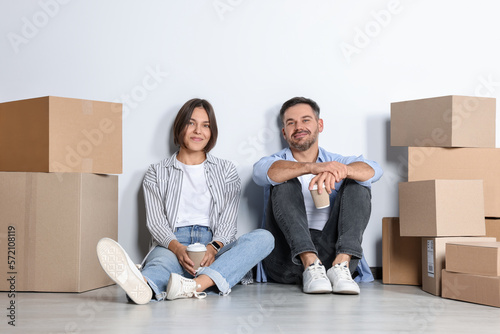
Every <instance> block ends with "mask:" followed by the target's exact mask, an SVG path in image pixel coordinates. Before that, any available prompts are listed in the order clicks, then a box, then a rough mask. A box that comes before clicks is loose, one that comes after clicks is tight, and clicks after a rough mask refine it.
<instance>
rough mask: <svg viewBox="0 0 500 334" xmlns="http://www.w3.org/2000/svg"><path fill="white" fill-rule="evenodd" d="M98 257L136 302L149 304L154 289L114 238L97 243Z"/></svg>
mask: <svg viewBox="0 0 500 334" xmlns="http://www.w3.org/2000/svg"><path fill="white" fill-rule="evenodd" d="M97 257H98V258H99V262H100V263H101V266H102V269H104V271H105V272H106V274H108V276H109V277H110V278H111V279H112V280H113V281H115V282H116V283H117V284H118V285H119V286H120V287H121V288H122V289H123V290H125V292H126V293H127V295H128V296H129V297H130V299H132V301H133V302H134V303H136V304H147V303H148V302H149V301H150V300H151V297H152V296H153V291H152V290H151V288H150V287H149V285H148V284H147V283H146V281H144V277H143V276H142V274H141V272H140V271H139V269H137V267H136V265H135V264H134V263H133V262H132V260H131V259H130V258H129V256H128V255H127V253H126V252H125V250H124V249H123V248H122V247H121V246H120V245H119V244H118V243H117V242H116V241H114V240H112V239H109V238H102V239H101V240H99V242H98V243H97Z"/></svg>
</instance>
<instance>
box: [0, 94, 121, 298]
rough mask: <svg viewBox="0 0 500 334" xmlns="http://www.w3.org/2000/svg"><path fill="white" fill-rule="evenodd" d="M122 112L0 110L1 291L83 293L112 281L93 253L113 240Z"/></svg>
mask: <svg viewBox="0 0 500 334" xmlns="http://www.w3.org/2000/svg"><path fill="white" fill-rule="evenodd" d="M121 117H122V105H121V104H118V103H107V102H98V101H88V100H80V99H69V98H60V97H53V96H48V97H42V98H35V99H28V100H20V101H13V102H5V103H0V247H1V250H0V254H3V255H2V257H3V259H4V261H3V263H2V264H1V266H0V267H1V268H2V269H1V270H2V277H3V274H6V275H7V278H9V279H8V280H2V281H0V291H12V290H15V291H50V292H82V291H87V290H91V289H95V288H99V287H102V286H106V285H110V284H113V282H112V281H111V280H110V279H109V278H108V277H107V276H106V274H105V273H104V272H103V271H102V269H101V267H100V265H99V262H98V260H97V256H96V251H95V247H96V244H97V242H98V240H99V239H100V238H102V237H110V238H113V239H115V240H116V239H117V236H118V176H117V175H108V174H120V173H121V172H122V123H121Z"/></svg>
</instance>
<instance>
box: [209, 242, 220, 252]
mask: <svg viewBox="0 0 500 334" xmlns="http://www.w3.org/2000/svg"><path fill="white" fill-rule="evenodd" d="M209 245H212V247H213V248H215V250H216V251H217V253H218V252H219V251H220V245H219V244H218V243H217V242H215V241H212V242H211V243H209Z"/></svg>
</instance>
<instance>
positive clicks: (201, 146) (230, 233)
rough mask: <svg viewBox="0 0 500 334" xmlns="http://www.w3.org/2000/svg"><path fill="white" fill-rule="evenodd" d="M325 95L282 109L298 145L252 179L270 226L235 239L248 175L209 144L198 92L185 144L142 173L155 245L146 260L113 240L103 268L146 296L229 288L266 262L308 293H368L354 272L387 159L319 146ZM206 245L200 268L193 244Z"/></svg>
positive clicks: (281, 279) (132, 293)
mask: <svg viewBox="0 0 500 334" xmlns="http://www.w3.org/2000/svg"><path fill="white" fill-rule="evenodd" d="M319 112H320V111H319V107H318V105H317V104H316V102H314V101H312V100H310V99H307V98H303V97H296V98H292V99H290V100H289V101H287V102H285V103H284V104H283V106H282V108H281V110H280V117H281V121H282V124H283V128H282V132H283V136H284V138H285V139H286V141H287V142H288V144H289V147H288V148H286V149H284V150H282V151H280V152H278V153H276V154H273V155H271V156H268V157H264V158H262V159H261V160H259V161H258V162H257V163H255V165H254V170H253V179H254V181H255V182H256V183H257V184H258V185H261V186H263V187H265V194H266V196H267V197H268V198H269V200H268V202H267V208H266V217H265V221H266V223H265V225H266V226H265V229H257V230H254V231H252V232H249V233H247V234H244V235H242V236H240V237H239V238H236V221H237V217H238V205H239V198H240V192H241V181H240V178H239V176H238V173H237V171H236V168H235V166H234V165H233V164H232V163H231V162H230V161H228V160H223V159H219V158H217V157H215V156H213V155H211V154H210V153H209V152H210V150H211V149H212V148H213V147H214V146H215V143H216V141H217V134H218V130H217V122H216V119H215V114H214V111H213V108H212V106H211V105H210V103H209V102H208V101H206V100H202V99H192V100H190V101H188V102H186V103H185V104H184V105H183V106H182V108H181V109H180V110H179V112H178V114H177V116H176V119H175V121H174V126H173V132H174V143H175V144H176V145H177V146H178V147H179V150H178V151H177V152H176V153H175V154H174V155H172V156H171V157H170V158H168V159H165V160H163V161H161V162H160V163H158V164H153V165H151V166H150V167H149V169H148V171H147V173H146V175H145V177H144V181H143V188H144V197H145V203H146V216H147V227H148V229H149V231H150V233H151V235H152V240H153V244H152V246H151V249H150V251H149V253H148V254H147V256H146V258H145V259H144V262H143V266H142V267H141V269H138V268H137V267H136V265H135V264H134V263H133V262H132V261H131V259H130V258H129V256H128V255H127V253H126V252H125V251H124V250H123V248H122V247H121V246H120V245H119V244H118V243H116V242H115V241H114V240H111V239H109V238H103V239H101V240H100V241H99V243H98V245H97V254H98V258H99V261H100V263H101V265H102V267H103V269H104V271H105V272H106V273H107V274H108V275H109V276H110V277H111V279H113V280H114V281H115V282H116V283H117V284H118V285H119V286H120V287H122V288H123V289H124V290H125V292H126V294H127V296H128V298H130V299H131V300H132V301H133V302H135V303H137V304H146V303H148V302H149V301H151V300H164V299H168V300H174V299H178V298H189V297H196V298H203V297H205V296H206V292H205V291H206V290H207V289H209V288H211V289H214V290H216V291H218V292H219V294H221V295H226V294H228V293H230V292H231V288H232V287H233V286H234V285H236V284H237V283H238V282H239V281H240V280H241V279H242V278H243V277H244V276H245V274H246V273H248V272H249V271H250V270H252V268H253V267H254V266H255V265H257V264H258V263H259V262H261V261H263V265H264V268H265V272H266V273H267V276H268V277H269V278H270V279H272V280H273V281H275V282H278V283H297V282H302V285H303V291H304V292H305V293H330V292H332V291H333V292H334V293H344V294H359V286H358V285H357V284H356V282H355V281H354V280H353V279H352V273H353V272H354V270H355V269H356V267H357V264H358V262H359V260H360V259H361V257H362V248H361V241H362V237H363V232H364V230H365V228H366V225H367V224H368V220H369V217H370V211H371V190H370V188H371V183H372V182H375V181H377V180H378V179H379V178H380V177H381V176H382V170H381V168H380V166H379V165H378V164H377V163H376V162H374V161H370V160H366V159H364V158H363V157H362V156H359V157H356V156H341V155H339V154H335V153H330V152H328V151H326V150H324V149H323V148H321V147H319V145H318V136H319V133H320V132H322V131H323V120H322V119H321V118H320V117H319ZM314 185H322V186H323V185H324V188H323V191H327V192H328V194H329V196H330V202H331V205H330V206H329V207H328V208H324V209H317V208H316V207H315V206H314V203H313V200H312V198H311V195H310V192H309V190H310V189H312V188H313V186H314ZM192 243H202V244H204V245H206V248H207V250H206V253H205V255H204V257H203V259H202V260H201V264H200V267H199V268H194V263H193V261H192V260H191V259H190V258H189V256H188V253H187V246H188V245H189V244H192Z"/></svg>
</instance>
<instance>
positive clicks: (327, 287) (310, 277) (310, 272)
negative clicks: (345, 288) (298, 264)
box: [302, 259, 332, 293]
mask: <svg viewBox="0 0 500 334" xmlns="http://www.w3.org/2000/svg"><path fill="white" fill-rule="evenodd" d="M302 280H303V287H302V289H303V291H304V292H305V293H330V292H332V283H330V281H329V280H328V278H327V277H326V271H325V267H324V266H323V265H322V264H321V263H320V262H319V259H316V261H314V263H313V264H311V265H310V266H309V267H307V268H306V270H304V272H303V273H302Z"/></svg>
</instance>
